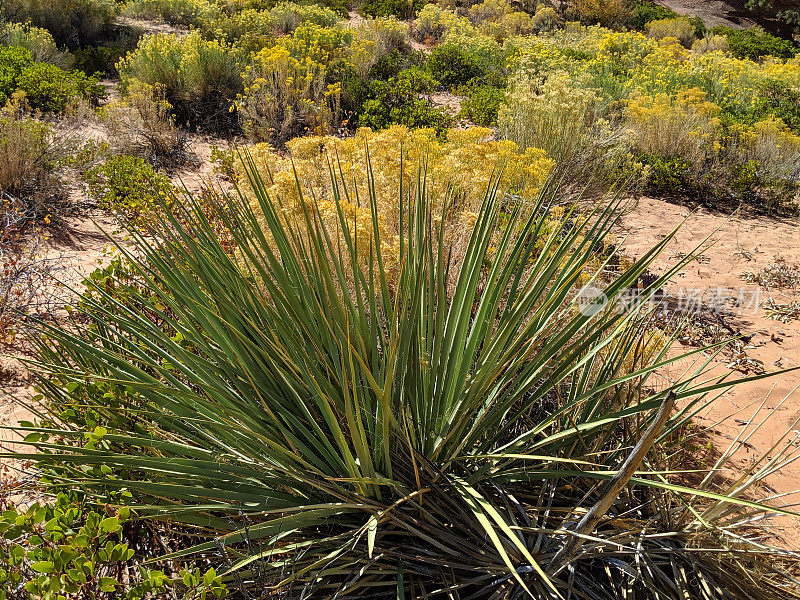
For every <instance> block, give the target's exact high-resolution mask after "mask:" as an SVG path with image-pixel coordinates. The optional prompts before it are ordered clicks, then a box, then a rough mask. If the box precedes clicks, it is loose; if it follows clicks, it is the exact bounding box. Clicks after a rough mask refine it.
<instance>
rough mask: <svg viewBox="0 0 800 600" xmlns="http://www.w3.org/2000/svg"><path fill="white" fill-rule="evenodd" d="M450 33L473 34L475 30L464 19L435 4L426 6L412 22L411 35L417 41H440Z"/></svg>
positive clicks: (467, 20)
mask: <svg viewBox="0 0 800 600" xmlns="http://www.w3.org/2000/svg"><path fill="white" fill-rule="evenodd" d="M451 31H459V32H461V33H465V32H467V33H468V32H472V33H474V32H475V28H474V27H473V26H472V24H471V23H470V22H469V19H467V18H465V17H459V16H457V15H456V13H455V12H454V11H452V10H450V9H449V8H440V7H439V6H437V5H436V4H426V5H425V6H423V7H422V10H421V11H419V14H418V15H417V18H416V19H415V20H414V26H413V29H412V34H413V35H414V37H415V38H417V39H418V40H427V39H432V40H440V39H442V38H443V37H444V35H445V33H447V32H451Z"/></svg>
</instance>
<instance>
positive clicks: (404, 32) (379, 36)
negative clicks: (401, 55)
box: [355, 17, 408, 68]
mask: <svg viewBox="0 0 800 600" xmlns="http://www.w3.org/2000/svg"><path fill="white" fill-rule="evenodd" d="M355 30H356V35H357V38H358V39H359V40H362V42H363V43H365V44H368V45H369V60H368V63H369V67H370V68H372V65H374V64H375V62H377V61H378V60H379V59H380V58H381V57H383V56H386V55H387V54H389V53H390V52H393V51H404V50H406V48H407V46H408V44H407V37H408V25H406V24H405V23H403V22H402V21H399V20H397V19H396V18H395V17H377V18H374V19H372V18H366V19H364V20H363V21H362V22H361V23H359V24H358V26H357V27H356V28H355ZM363 66H366V65H363ZM363 66H362V68H363Z"/></svg>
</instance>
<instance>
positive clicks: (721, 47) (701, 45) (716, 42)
mask: <svg viewBox="0 0 800 600" xmlns="http://www.w3.org/2000/svg"><path fill="white" fill-rule="evenodd" d="M728 50H729V48H728V38H727V37H725V36H724V35H709V36H707V37H704V38H701V39H699V40H695V42H694V44H692V52H694V53H696V54H705V53H706V52H727V51H728Z"/></svg>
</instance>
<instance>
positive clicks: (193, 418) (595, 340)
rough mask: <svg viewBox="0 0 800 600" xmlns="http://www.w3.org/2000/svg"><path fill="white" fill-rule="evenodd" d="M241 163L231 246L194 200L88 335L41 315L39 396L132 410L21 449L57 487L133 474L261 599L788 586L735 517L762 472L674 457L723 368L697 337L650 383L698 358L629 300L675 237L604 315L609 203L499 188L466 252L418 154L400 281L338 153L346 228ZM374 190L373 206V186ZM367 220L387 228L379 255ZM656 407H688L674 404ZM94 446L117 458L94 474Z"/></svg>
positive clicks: (611, 295) (106, 293) (112, 293)
mask: <svg viewBox="0 0 800 600" xmlns="http://www.w3.org/2000/svg"><path fill="white" fill-rule="evenodd" d="M365 168H366V169H367V170H368V172H369V173H370V176H371V173H372V171H371V169H372V166H371V165H369V164H367V165H365ZM247 174H248V176H249V187H250V188H252V194H251V193H250V191H248V193H247V194H238V195H236V194H234V195H231V196H230V197H229V198H228V200H227V206H223V207H220V211H219V214H218V215H217V218H218V219H221V220H223V221H224V223H225V224H226V226H227V229H228V230H229V235H228V236H226V239H228V240H229V241H230V240H231V239H232V240H233V241H234V245H235V247H236V251H235V252H231V251H230V244H228V243H226V244H222V243H220V241H219V237H218V235H217V233H216V232H217V229H218V228H217V226H216V225H215V226H212V225H211V224H210V223H209V222H208V220H207V219H206V217H205V216H204V213H203V211H202V210H200V209H199V208H198V207H195V208H192V207H191V206H190V208H188V209H187V210H186V212H185V214H182V215H180V217H175V216H167V217H165V220H164V221H163V222H162V223H161V225H160V226H159V227H157V228H156V230H155V231H153V232H151V233H152V234H153V235H152V236H148V237H147V238H145V237H143V236H138V238H137V239H138V242H139V245H140V246H141V247H142V248H143V254H144V255H143V256H141V257H136V256H132V255H129V256H128V257H127V258H128V260H129V261H130V264H131V268H132V269H133V270H134V271H135V273H136V277H137V278H138V284H137V285H135V286H124V289H120V287H119V286H117V287H115V288H111V289H109V288H108V287H107V286H100V285H97V286H95V287H94V288H93V289H91V290H90V291H89V293H88V294H87V295H86V296H85V297H84V299H83V300H82V304H81V306H82V309H81V310H82V311H83V312H84V313H85V315H86V317H87V319H85V321H86V322H88V323H90V325H88V326H80V325H74V326H70V327H69V328H59V327H49V326H45V325H43V326H42V327H43V329H44V330H45V333H46V336H45V338H46V339H45V340H44V341H42V342H41V348H40V350H41V356H42V358H41V364H40V365H39V373H40V383H39V385H40V388H41V389H42V390H43V392H44V393H45V395H46V396H47V398H48V400H49V401H50V403H51V404H54V405H59V404H68V403H70V402H74V401H75V395H76V394H77V393H79V392H80V394H81V397H80V398H81V400H80V401H81V402H88V403H89V404H90V405H91V406H92V408H93V410H95V411H96V412H97V413H98V414H100V415H103V416H104V418H106V419H107V420H108V423H111V424H114V423H120V422H123V423H127V424H128V425H126V426H125V427H120V426H117V427H116V428H114V426H113V425H107V428H108V429H109V430H110V431H107V432H104V431H102V430H100V432H99V433H97V434H95V435H94V436H90V437H91V438H92V443H90V444H84V443H83V440H84V437H85V436H84V433H83V432H81V431H75V430H73V429H71V428H68V427H64V428H63V429H60V430H56V429H53V430H50V431H47V432H44V433H47V434H48V436H49V437H48V438H47V440H46V441H42V440H39V441H37V439H38V438H36V439H33V440H31V443H33V444H34V445H35V446H37V450H38V453H31V454H30V455H29V456H30V457H31V458H33V459H35V460H37V461H39V463H40V464H41V465H43V466H50V467H51V468H52V467H53V466H57V467H58V469H59V471H60V473H61V476H62V478H63V482H64V484H65V485H69V486H82V487H83V488H85V489H87V490H89V491H93V492H94V493H98V494H102V493H104V492H105V491H107V490H109V489H120V488H125V489H127V490H130V491H131V492H132V493H133V494H134V495H135V497H136V498H137V499H138V500H139V502H140V505H139V506H138V514H139V515H141V516H142V517H151V518H157V519H162V520H165V521H168V522H170V523H173V524H175V525H176V526H180V527H190V528H192V529H193V530H194V531H195V533H196V535H198V536H200V537H201V538H205V540H203V539H200V540H199V542H198V543H197V544H196V545H195V546H193V547H190V548H186V549H185V550H183V551H181V552H179V553H177V554H175V555H173V558H175V557H178V556H189V555H198V554H205V555H206V556H208V557H210V559H211V560H213V561H215V562H216V563H219V564H218V565H217V566H218V567H221V568H222V569H223V570H225V571H226V572H227V577H228V581H229V582H230V583H231V585H234V586H239V587H241V589H249V590H251V592H259V593H267V592H264V590H265V589H266V590H268V591H269V590H272V591H275V592H276V593H277V591H281V592H285V593H288V594H289V597H294V595H297V596H298V597H311V596H314V597H369V598H385V597H401V596H402V597H407V598H408V597H415V598H416V597H419V598H424V597H434V596H436V597H439V596H450V597H458V598H518V597H535V598H559V597H561V598H586V599H589V598H591V599H609V600H610V599H612V598H622V597H624V598H640V599H645V598H647V599H650V598H670V599H676V600H677V599H682V600H683V599H686V598H692V599H694V598H697V599H700V598H704V599H711V598H785V597H786V594H788V593H789V592H788V591H787V590H786V588H784V587H783V585H782V583H781V581H782V580H781V579H780V578H779V577H778V575H777V574H776V572H773V571H771V570H770V569H767V570H763V571H762V566H761V563H762V562H763V561H762V560H761V559H760V558H759V556H760V555H762V554H764V553H768V552H770V551H771V550H770V549H769V548H767V547H766V546H764V545H761V544H759V543H757V542H752V541H748V538H747V537H746V535H745V533H744V530H743V529H742V528H741V527H740V524H741V523H745V522H747V520H748V519H751V520H752V519H754V518H757V517H758V516H760V515H763V514H764V513H765V512H767V511H768V509H767V508H765V507H764V506H762V505H760V504H758V503H757V502H754V501H752V500H748V499H747V497H748V496H747V493H746V488H747V485H746V484H749V483H751V482H753V481H756V480H758V477H759V475H758V474H759V473H762V472H763V470H758V469H756V468H755V467H754V471H753V472H751V473H750V476H749V478H746V481H745V482H744V483H742V481H739V482H737V484H735V485H731V486H729V487H722V488H720V487H712V485H711V482H712V481H713V479H714V478H713V477H709V478H706V480H704V481H703V484H702V485H699V486H696V487H694V488H689V487H683V486H681V485H680V484H679V483H677V482H678V481H680V477H678V476H677V475H679V474H676V473H674V472H667V471H665V470H664V468H663V463H662V462H661V461H660V460H659V457H660V456H661V455H662V454H663V452H664V451H665V450H664V448H666V446H665V441H666V440H668V439H673V438H674V437H675V436H676V432H678V431H679V430H680V428H681V426H682V425H683V424H685V423H686V422H687V420H688V419H689V417H690V416H691V414H692V412H693V411H695V410H697V409H698V407H699V406H700V405H702V404H703V403H706V402H709V401H710V400H712V399H713V398H714V397H715V396H717V395H718V394H720V393H722V392H723V391H724V390H725V389H726V387H727V386H729V385H730V384H729V383H728V382H727V381H725V380H724V378H718V377H712V376H710V375H706V374H705V373H706V367H707V365H708V364H709V363H710V361H711V359H710V358H708V357H707V355H701V354H699V351H698V352H697V353H694V355H695V357H701V356H704V358H702V360H700V361H699V363H698V364H697V366H696V367H695V368H692V369H690V370H689V371H687V373H686V375H685V376H684V377H683V378H681V379H680V380H678V381H676V382H673V383H671V384H669V385H667V386H666V387H663V386H662V388H661V389H656V386H652V385H649V384H648V381H649V380H650V377H651V375H652V374H653V373H654V372H656V371H657V370H659V369H662V368H664V367H666V366H668V365H670V364H672V363H674V362H676V361H678V360H684V361H685V360H686V356H683V357H675V356H671V355H670V354H668V349H669V348H670V346H671V345H672V341H673V340H672V339H669V338H667V337H663V336H661V337H659V336H654V335H653V334H651V333H648V331H647V328H646V320H647V315H646V314H645V312H644V311H642V310H623V307H622V306H621V299H622V298H623V296H624V295H628V294H629V293H630V290H638V291H637V294H638V296H639V299H640V300H647V299H648V298H649V297H651V296H652V295H653V294H654V293H655V292H656V290H658V289H659V288H661V286H663V284H664V283H665V281H666V280H667V279H668V278H669V277H671V276H673V275H674V274H675V272H676V271H677V270H678V269H679V268H681V267H682V266H683V264H679V265H677V266H676V267H675V268H674V269H672V270H670V271H669V272H668V273H667V274H666V275H665V276H664V277H663V278H660V279H659V280H657V281H655V282H653V283H652V284H651V285H649V286H646V287H644V288H642V287H641V286H637V282H638V281H639V280H640V276H641V274H642V273H643V272H644V271H645V269H646V268H647V266H648V265H649V264H651V262H652V261H653V260H654V259H655V257H656V256H658V254H659V253H660V252H661V251H662V250H663V249H664V247H665V246H666V244H667V243H668V242H669V240H670V239H671V237H672V236H671V235H670V236H667V237H666V238H665V239H664V240H663V241H661V242H660V243H659V244H658V245H657V246H656V247H654V248H653V249H652V250H651V251H649V252H648V253H646V254H645V255H644V256H643V257H642V258H641V259H639V260H638V261H636V262H635V263H634V264H632V265H631V266H630V267H629V268H628V269H627V270H625V271H624V272H622V273H620V274H619V275H618V276H617V277H616V278H615V279H613V281H611V282H609V283H608V284H607V285H605V286H604V288H603V294H604V296H603V298H604V302H603V303H602V304H597V305H596V306H595V305H592V306H591V310H587V309H586V306H582V305H581V304H580V299H581V298H582V294H581V293H580V291H581V290H582V289H583V288H584V286H585V284H586V282H587V279H591V277H592V274H591V273H587V269H588V268H589V267H588V266H589V265H592V264H594V265H596V264H597V256H598V249H599V248H601V247H602V246H603V242H604V241H605V240H606V238H607V236H608V234H609V231H610V229H611V227H612V225H613V224H614V221H615V219H616V218H617V215H618V211H617V208H618V204H617V203H615V202H613V201H610V202H608V203H607V208H602V209H598V210H595V211H593V212H592V213H591V214H587V215H584V216H578V215H576V214H570V215H568V217H569V218H565V219H564V221H563V224H561V226H559V227H555V228H553V227H551V226H548V219H552V216H550V214H549V212H548V209H547V207H548V205H550V204H551V201H552V200H553V198H552V190H551V191H547V190H545V191H544V192H542V194H541V198H540V200H539V201H538V204H537V205H536V206H535V207H534V208H533V209H532V210H529V211H528V212H527V213H525V214H523V213H522V212H521V211H519V210H510V211H509V208H508V206H509V203H508V201H507V199H505V198H502V197H501V196H500V195H499V194H498V193H497V190H496V188H495V187H492V186H490V188H489V189H487V191H486V195H485V197H484V199H483V202H482V205H481V208H480V211H479V213H478V218H477V220H476V222H475V224H474V227H473V228H472V231H471V234H470V236H469V239H468V242H467V244H466V246H465V250H464V251H463V253H461V255H459V256H458V257H455V255H454V254H453V253H452V252H451V247H450V244H449V243H446V242H445V239H446V237H447V236H446V235H445V234H444V231H445V222H446V214H447V207H446V203H443V202H442V200H441V199H438V200H439V201H438V202H437V203H436V205H437V206H439V207H441V206H443V204H444V205H445V207H444V208H442V209H440V212H438V213H436V214H434V211H433V209H432V206H433V205H434V203H433V202H432V201H431V199H430V198H428V196H427V193H426V175H425V172H424V169H423V168H421V169H420V173H419V177H418V180H417V182H416V185H415V186H414V189H399V190H397V194H398V205H399V207H400V208H399V219H400V223H401V225H400V230H401V235H400V244H399V260H398V261H397V262H398V264H399V265H400V268H399V270H398V272H396V273H394V274H392V275H389V274H387V272H386V270H385V269H384V266H383V265H384V257H382V255H381V251H382V250H381V249H382V244H381V240H380V233H379V230H378V228H377V225H375V226H374V228H373V231H368V230H367V231H363V230H359V229H358V228H354V227H353V226H352V224H351V223H350V222H349V221H348V218H347V214H348V213H347V212H346V211H345V210H344V209H343V208H342V206H343V204H344V203H346V202H348V201H349V199H348V197H347V196H346V195H345V191H346V187H345V184H344V179H345V178H344V176H342V175H341V174H340V173H336V172H335V169H334V168H333V167H332V168H331V174H330V176H331V180H332V189H333V196H334V198H333V200H334V201H335V203H336V206H338V207H339V209H338V214H339V223H338V225H337V226H336V227H331V226H330V225H329V224H328V225H327V226H326V225H325V223H323V221H322V219H321V218H319V216H318V214H316V213H315V211H314V210H313V205H314V202H313V201H309V202H307V203H305V204H304V206H306V207H309V206H310V207H311V208H307V209H306V210H305V212H304V213H303V215H302V218H300V219H289V218H287V217H286V213H285V211H283V210H282V206H281V199H280V198H272V197H269V196H268V194H267V193H266V191H265V186H264V185H263V183H262V179H261V176H260V174H259V173H258V171H257V169H256V168H255V166H254V165H253V164H248V165H247ZM298 186H299V182H298ZM373 189H374V188H373ZM251 197H255V198H256V199H257V205H256V206H254V205H252V203H251V202H250V201H249V200H248V198H251ZM364 201H365V202H367V203H368V206H370V207H371V208H372V212H373V224H374V223H377V220H378V215H377V214H376V213H377V209H376V206H377V202H376V198H375V197H374V194H373V195H372V196H371V197H370V198H369V199H367V200H364ZM358 236H372V238H371V240H372V242H373V243H371V244H369V246H368V247H369V248H370V251H369V253H368V255H367V256H365V255H364V254H363V252H362V253H361V254H359V250H358V248H359V247H363V244H359V243H358V240H357V238H358ZM712 353H713V352H712ZM101 384H102V385H101ZM109 387H110V388H111V389H116V390H120V394H114V393H108V391H107V390H108V389H109ZM95 389H97V390H100V391H98V392H93V391H92V390H95ZM667 399H669V401H670V402H672V401H677V406H679V407H680V409H679V410H677V411H676V412H673V413H672V414H670V413H669V412H667V411H664V410H661V411H659V409H660V408H661V407H662V406H663V404H664V402H665V401H666V400H667ZM662 417H663V418H662ZM658 419H660V420H658ZM39 433H40V434H41V433H43V431H42V430H39ZM58 436H60V437H58ZM57 439H61V440H64V441H63V442H55V441H53V440H57ZM653 444H655V450H650V447H651V446H652V445H653ZM635 447H636V448H635ZM648 450H649V451H648ZM98 464H101V465H106V466H108V467H111V468H112V469H113V470H114V473H115V476H114V477H112V478H109V477H99V476H97V475H96V473H97V471H96V470H94V469H90V468H87V467H90V466H92V465H98ZM771 464H773V466H774V463H771ZM612 481H614V485H617V487H616V488H614V487H613V486H612V487H609V486H610V485H612V484H611V483H610V482H612ZM609 490H611V491H613V492H614V493H613V494H610V492H609ZM615 490H618V492H617V491H615ZM592 507H595V508H594V510H592ZM592 515H594V516H596V517H597V518H594V519H593V518H589V517H591V516H592ZM587 523H588V525H587ZM218 570H219V569H218ZM250 597H252V596H250Z"/></svg>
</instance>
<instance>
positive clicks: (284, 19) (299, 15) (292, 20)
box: [268, 2, 339, 33]
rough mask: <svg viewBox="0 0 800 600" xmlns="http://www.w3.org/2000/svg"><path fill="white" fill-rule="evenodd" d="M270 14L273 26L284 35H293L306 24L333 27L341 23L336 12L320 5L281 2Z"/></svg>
mask: <svg viewBox="0 0 800 600" xmlns="http://www.w3.org/2000/svg"><path fill="white" fill-rule="evenodd" d="M268 14H269V18H270V20H271V22H272V26H273V27H274V28H275V29H277V30H278V31H281V32H283V33H292V32H293V31H294V30H295V29H297V27H298V26H300V25H302V24H304V23H313V24H315V25H319V26H321V27H333V26H334V25H336V23H337V22H338V21H339V17H338V15H337V14H336V13H335V12H334V11H332V10H331V9H329V8H326V7H324V6H319V5H318V4H295V3H294V2H281V3H280V4H277V5H276V6H274V7H273V8H271V9H270V11H269V13H268Z"/></svg>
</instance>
